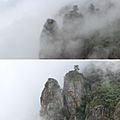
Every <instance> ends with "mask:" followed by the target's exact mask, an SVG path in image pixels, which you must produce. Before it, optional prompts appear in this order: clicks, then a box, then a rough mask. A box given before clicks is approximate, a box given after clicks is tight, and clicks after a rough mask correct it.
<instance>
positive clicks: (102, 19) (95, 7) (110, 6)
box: [40, 0, 120, 58]
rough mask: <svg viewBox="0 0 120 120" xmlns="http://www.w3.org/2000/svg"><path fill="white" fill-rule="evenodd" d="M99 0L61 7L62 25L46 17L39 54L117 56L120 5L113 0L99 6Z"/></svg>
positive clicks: (47, 55)
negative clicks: (65, 7)
mask: <svg viewBox="0 0 120 120" xmlns="http://www.w3.org/2000/svg"><path fill="white" fill-rule="evenodd" d="M100 2H101V1H100ZM100 2H99V1H97V2H95V1H94V2H93V3H90V4H89V5H88V6H86V4H85V5H84V8H83V6H79V5H73V7H72V8H71V6H70V7H69V8H70V9H66V10H64V12H63V13H62V14H61V16H60V17H61V18H62V21H63V23H62V28H61V27H59V26H58V25H57V23H58V22H59V20H58V21H57V19H56V20H53V19H48V20H47V22H46V23H45V25H44V28H43V31H42V33H41V38H40V58H120V49H119V46H120V22H119V21H120V16H119V15H118V12H117V10H118V11H119V7H120V6H119V4H118V6H116V3H115V2H114V1H112V0H109V1H106V2H105V1H104V2H103V5H102V6H100ZM88 3H89V2H88ZM115 10H116V11H115ZM115 15H116V16H115Z"/></svg>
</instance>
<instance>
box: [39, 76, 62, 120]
mask: <svg viewBox="0 0 120 120" xmlns="http://www.w3.org/2000/svg"><path fill="white" fill-rule="evenodd" d="M40 101H41V115H42V116H44V117H45V119H46V120H60V119H61V117H62V116H61V110H62V108H63V97H62V91H61V89H60V86H59V84H58V82H57V81H56V80H55V79H52V78H49V79H48V81H47V83H46V84H45V88H44V90H43V92H42V95H41V100H40Z"/></svg>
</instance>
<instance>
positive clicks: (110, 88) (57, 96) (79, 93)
mask: <svg viewBox="0 0 120 120" xmlns="http://www.w3.org/2000/svg"><path fill="white" fill-rule="evenodd" d="M88 72H89V73H88ZM84 75H85V77H84ZM84 75H83V74H82V73H80V72H79V67H78V65H75V66H74V70H72V71H69V72H68V73H67V74H66V75H65V77H64V87H63V90H62V89H61V88H60V86H59V84H58V82H57V81H56V80H55V79H51V78H50V79H48V81H47V82H46V84H45V88H44V90H43V92H42V95H41V115H42V116H43V117H44V118H45V120H120V72H119V71H118V72H115V73H113V72H112V71H110V70H108V71H106V73H104V72H103V71H102V69H99V68H94V69H93V70H91V69H90V70H89V71H87V73H86V70H85V71H84Z"/></svg>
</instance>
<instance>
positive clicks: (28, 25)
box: [0, 0, 73, 58]
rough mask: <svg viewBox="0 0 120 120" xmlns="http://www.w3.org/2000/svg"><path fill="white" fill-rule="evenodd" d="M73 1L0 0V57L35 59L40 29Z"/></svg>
mask: <svg viewBox="0 0 120 120" xmlns="http://www.w3.org/2000/svg"><path fill="white" fill-rule="evenodd" d="M72 1H73V0H67V1H65V0H61V1H56V0H52V1H50V0H44V1H43V0H0V58H38V57H39V39H40V33H41V30H42V27H43V25H44V23H45V21H46V19H47V18H48V17H52V16H53V15H54V14H55V12H56V11H57V10H59V9H60V8H61V7H62V6H64V5H66V4H68V3H69V2H72Z"/></svg>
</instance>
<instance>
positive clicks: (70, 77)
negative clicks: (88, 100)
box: [63, 67, 85, 120]
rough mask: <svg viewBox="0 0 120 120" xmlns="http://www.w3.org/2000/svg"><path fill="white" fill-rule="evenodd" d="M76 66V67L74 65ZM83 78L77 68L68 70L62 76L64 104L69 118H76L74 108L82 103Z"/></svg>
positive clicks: (70, 119) (83, 92) (83, 91)
mask: <svg viewBox="0 0 120 120" xmlns="http://www.w3.org/2000/svg"><path fill="white" fill-rule="evenodd" d="M75 68H76V67H75ZM84 83H85V78H84V76H83V74H81V73H79V71H78V69H75V70H74V71H70V72H69V73H67V74H66V75H65V77H64V88H63V95H64V106H65V108H66V109H67V113H69V114H68V115H67V117H68V119H69V120H72V119H74V118H77V116H76V110H77V108H79V107H80V105H81V103H82V97H84V95H85V90H84Z"/></svg>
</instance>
